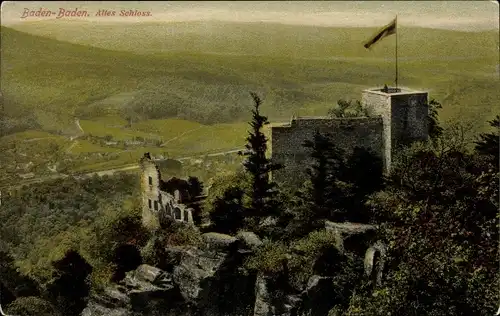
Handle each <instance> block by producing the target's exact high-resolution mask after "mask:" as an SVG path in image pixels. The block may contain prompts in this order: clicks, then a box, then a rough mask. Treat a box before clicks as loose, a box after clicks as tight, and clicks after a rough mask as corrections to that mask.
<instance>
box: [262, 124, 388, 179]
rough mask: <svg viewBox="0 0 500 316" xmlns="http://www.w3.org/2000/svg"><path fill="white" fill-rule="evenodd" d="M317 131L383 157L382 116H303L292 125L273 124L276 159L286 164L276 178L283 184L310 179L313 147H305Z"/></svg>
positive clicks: (345, 145) (347, 148)
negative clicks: (311, 150)
mask: <svg viewBox="0 0 500 316" xmlns="http://www.w3.org/2000/svg"><path fill="white" fill-rule="evenodd" d="M316 130H318V131H320V132H321V133H330V134H331V135H332V136H333V139H334V142H335V145H337V146H338V147H339V148H341V149H343V150H345V151H346V152H347V153H350V152H352V150H353V149H354V148H355V147H362V148H365V149H367V150H370V151H372V152H373V153H374V154H375V155H377V156H379V157H381V158H383V151H382V148H383V123H382V118H380V117H375V118H373V117H370V118H368V117H356V118H299V119H297V120H292V122H291V124H290V125H289V126H275V127H272V136H271V137H272V159H273V161H275V162H278V163H281V164H283V165H284V168H283V169H282V170H279V171H275V172H273V174H272V179H273V180H274V181H276V182H278V183H281V184H291V185H300V184H302V183H303V182H304V181H305V180H307V174H306V169H307V167H308V166H310V165H311V162H312V161H311V158H310V150H309V149H308V148H305V147H304V146H303V144H304V142H305V141H306V140H312V139H313V136H314V134H315V132H316Z"/></svg>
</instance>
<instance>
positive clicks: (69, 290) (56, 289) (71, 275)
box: [47, 250, 92, 316]
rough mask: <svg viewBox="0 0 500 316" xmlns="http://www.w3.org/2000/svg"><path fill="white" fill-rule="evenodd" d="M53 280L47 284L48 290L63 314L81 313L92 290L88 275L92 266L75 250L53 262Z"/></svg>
mask: <svg viewBox="0 0 500 316" xmlns="http://www.w3.org/2000/svg"><path fill="white" fill-rule="evenodd" d="M52 265H53V267H54V269H55V270H54V274H53V280H52V282H50V283H49V284H48V286H47V292H48V293H49V296H50V298H51V300H52V301H53V302H55V303H56V305H57V306H58V309H59V311H60V312H61V313H62V314H63V315H68V316H73V315H80V314H81V312H82V310H83V309H84V308H85V306H86V305H87V304H86V301H87V297H88V295H89V292H90V284H89V279H88V276H89V275H90V274H91V273H92V266H90V265H89V264H88V263H87V261H86V260H85V259H84V258H83V257H82V256H80V254H79V253H78V252H76V251H74V250H69V251H67V252H66V254H65V256H64V257H63V258H62V259H60V260H58V261H55V262H53V263H52Z"/></svg>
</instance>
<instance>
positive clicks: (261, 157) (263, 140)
mask: <svg viewBox="0 0 500 316" xmlns="http://www.w3.org/2000/svg"><path fill="white" fill-rule="evenodd" d="M250 95H251V96H252V98H253V100H254V103H255V105H254V109H253V110H252V114H253V116H252V121H251V122H250V126H251V127H252V130H251V131H250V132H249V135H248V137H247V139H246V140H247V142H248V143H247V145H246V146H245V147H246V149H247V150H246V152H244V153H242V155H244V156H246V157H247V158H246V160H245V161H244V163H243V166H244V167H245V170H246V171H247V172H248V173H249V174H250V178H251V184H252V186H251V189H250V192H248V194H249V197H250V206H249V207H248V208H247V209H246V212H245V213H246V214H245V219H246V220H247V221H248V227H249V228H250V229H252V230H255V231H257V228H258V226H259V223H260V220H261V219H263V218H265V217H267V216H276V215H278V214H279V207H278V205H277V201H276V200H275V199H273V195H275V194H276V193H277V191H276V188H277V185H276V183H274V182H272V181H270V179H269V174H270V172H272V171H275V170H278V169H280V168H281V166H280V165H279V164H274V163H272V162H271V161H270V160H269V159H268V158H267V157H266V151H267V137H266V136H265V135H264V133H263V131H262V129H263V128H264V126H265V125H267V124H269V121H268V120H267V117H265V116H263V115H261V114H260V106H261V104H262V101H261V99H260V98H259V96H257V94H255V93H253V92H252V93H250Z"/></svg>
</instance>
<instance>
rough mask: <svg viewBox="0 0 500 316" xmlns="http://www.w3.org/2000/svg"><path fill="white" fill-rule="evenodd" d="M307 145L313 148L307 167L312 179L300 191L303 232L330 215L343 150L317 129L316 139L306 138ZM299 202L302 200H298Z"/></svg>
mask: <svg viewBox="0 0 500 316" xmlns="http://www.w3.org/2000/svg"><path fill="white" fill-rule="evenodd" d="M304 147H307V148H309V149H310V150H311V158H312V159H313V163H312V165H311V167H309V168H308V169H307V174H308V175H309V181H308V182H307V183H306V184H305V188H304V190H303V191H302V192H299V193H298V196H299V198H300V200H301V201H302V203H301V207H300V209H301V211H300V214H299V221H300V222H302V223H303V227H304V229H305V231H304V233H309V232H310V231H311V230H314V229H317V228H318V227H321V226H324V225H323V224H322V220H325V219H330V218H331V217H332V214H331V213H332V211H333V210H334V209H335V207H336V206H338V205H337V203H336V199H338V197H339V193H340V192H339V190H338V189H339V188H338V186H337V183H336V180H337V179H338V177H339V170H340V165H341V164H342V161H341V160H342V158H341V157H342V153H341V151H340V150H338V149H337V148H336V147H335V146H334V145H333V143H332V141H331V136H330V135H329V134H325V135H323V134H321V133H320V132H319V131H316V133H315V134H314V137H313V140H311V141H306V142H305V143H304ZM299 203H300V202H299Z"/></svg>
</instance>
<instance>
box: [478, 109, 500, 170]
mask: <svg viewBox="0 0 500 316" xmlns="http://www.w3.org/2000/svg"><path fill="white" fill-rule="evenodd" d="M488 123H489V124H490V126H491V127H493V128H494V131H493V132H491V133H483V134H479V140H478V141H476V142H475V143H476V152H477V153H478V154H480V155H483V156H487V157H489V158H490V159H488V160H489V162H490V163H491V164H492V165H493V166H494V168H495V170H498V163H499V159H500V147H499V144H498V141H499V138H500V116H499V115H497V116H496V117H495V119H494V120H492V121H490V122H488Z"/></svg>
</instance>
